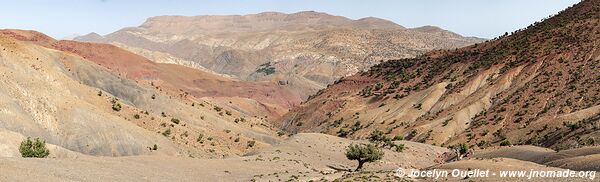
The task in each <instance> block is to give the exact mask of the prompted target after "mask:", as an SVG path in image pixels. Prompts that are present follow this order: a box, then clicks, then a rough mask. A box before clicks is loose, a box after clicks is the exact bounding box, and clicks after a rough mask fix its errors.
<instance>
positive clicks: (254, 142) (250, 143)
mask: <svg viewBox="0 0 600 182" xmlns="http://www.w3.org/2000/svg"><path fill="white" fill-rule="evenodd" d="M247 144H248V148H252V147H254V145H256V141H255V140H251V141H248V143H247Z"/></svg>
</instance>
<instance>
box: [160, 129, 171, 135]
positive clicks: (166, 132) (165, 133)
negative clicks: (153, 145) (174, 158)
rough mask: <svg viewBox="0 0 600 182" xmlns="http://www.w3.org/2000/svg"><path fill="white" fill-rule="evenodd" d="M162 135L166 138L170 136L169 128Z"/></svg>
mask: <svg viewBox="0 0 600 182" xmlns="http://www.w3.org/2000/svg"><path fill="white" fill-rule="evenodd" d="M162 135H163V136H166V137H168V136H169V135H171V128H168V129H167V130H165V131H164V132H163V133H162Z"/></svg>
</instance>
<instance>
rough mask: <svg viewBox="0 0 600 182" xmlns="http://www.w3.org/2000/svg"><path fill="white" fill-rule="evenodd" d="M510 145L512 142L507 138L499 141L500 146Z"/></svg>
mask: <svg viewBox="0 0 600 182" xmlns="http://www.w3.org/2000/svg"><path fill="white" fill-rule="evenodd" d="M511 145H512V144H511V143H510V141H508V140H504V141H502V142H500V146H511Z"/></svg>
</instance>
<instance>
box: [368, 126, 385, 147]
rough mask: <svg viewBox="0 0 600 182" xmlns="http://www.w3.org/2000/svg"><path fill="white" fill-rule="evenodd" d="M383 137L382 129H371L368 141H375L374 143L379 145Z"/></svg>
mask: <svg viewBox="0 0 600 182" xmlns="http://www.w3.org/2000/svg"><path fill="white" fill-rule="evenodd" d="M385 138H386V136H385V135H384V134H383V131H381V130H378V129H375V130H373V131H372V132H371V134H370V135H369V137H368V139H369V141H370V142H372V143H375V145H379V144H380V143H381V142H383V141H384V140H385Z"/></svg>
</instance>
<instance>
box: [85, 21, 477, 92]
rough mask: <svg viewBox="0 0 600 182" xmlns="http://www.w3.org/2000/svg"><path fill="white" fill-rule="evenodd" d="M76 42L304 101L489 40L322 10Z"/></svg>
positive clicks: (156, 24) (175, 24)
mask: <svg viewBox="0 0 600 182" xmlns="http://www.w3.org/2000/svg"><path fill="white" fill-rule="evenodd" d="M76 40H79V41H88V42H101V43H112V44H115V45H118V46H122V47H124V48H125V47H128V48H129V49H128V50H131V51H134V50H137V52H138V53H140V54H141V55H145V56H146V57H147V58H149V59H152V57H159V56H152V55H149V54H148V53H151V52H155V53H159V54H165V53H166V54H168V55H169V56H172V57H174V58H177V59H179V60H182V61H181V62H180V63H177V64H181V65H193V64H198V65H200V66H202V67H204V68H207V69H209V70H212V71H214V72H216V73H220V74H226V75H231V76H232V77H235V78H238V79H240V80H248V81H269V82H273V83H285V85H284V86H285V87H287V88H289V89H290V90H293V91H294V92H296V93H297V94H299V95H301V96H302V98H307V97H308V95H310V94H312V93H315V92H316V91H318V90H320V89H322V88H324V87H325V86H326V85H328V84H331V83H333V82H334V81H335V80H337V79H339V78H341V77H344V76H348V75H351V74H354V73H357V72H359V71H362V70H364V69H367V68H368V67H370V66H372V65H375V64H377V63H379V61H381V60H387V59H396V58H410V57H414V56H416V55H419V54H423V53H425V52H427V51H430V50H436V49H453V48H458V47H462V46H466V45H471V44H474V43H478V42H481V41H483V39H477V38H470V37H462V36H460V35H458V34H455V33H451V32H449V31H446V30H443V29H439V28H426V29H425V28H415V29H407V28H404V27H402V26H400V25H398V24H396V23H393V22H391V21H388V20H383V19H379V18H374V17H368V18H362V19H358V20H352V19H349V18H346V17H342V16H334V15H329V14H326V13H320V12H314V11H305V12H298V13H292V14H285V13H278V12H265V13H258V14H250V15H218V16H209V15H205V16H159V17H152V18H148V19H147V21H146V22H144V23H143V24H142V25H141V26H139V27H128V28H123V29H121V30H119V31H117V32H114V33H111V34H108V35H105V36H102V37H99V36H98V35H96V34H90V35H86V36H82V37H79V38H77V39H76ZM134 52H136V51H134ZM177 59H172V60H177ZM155 61H156V62H166V61H160V60H158V61H157V60H155ZM264 66H268V68H266V67H264ZM264 70H270V71H268V72H263V71H264Z"/></svg>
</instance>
